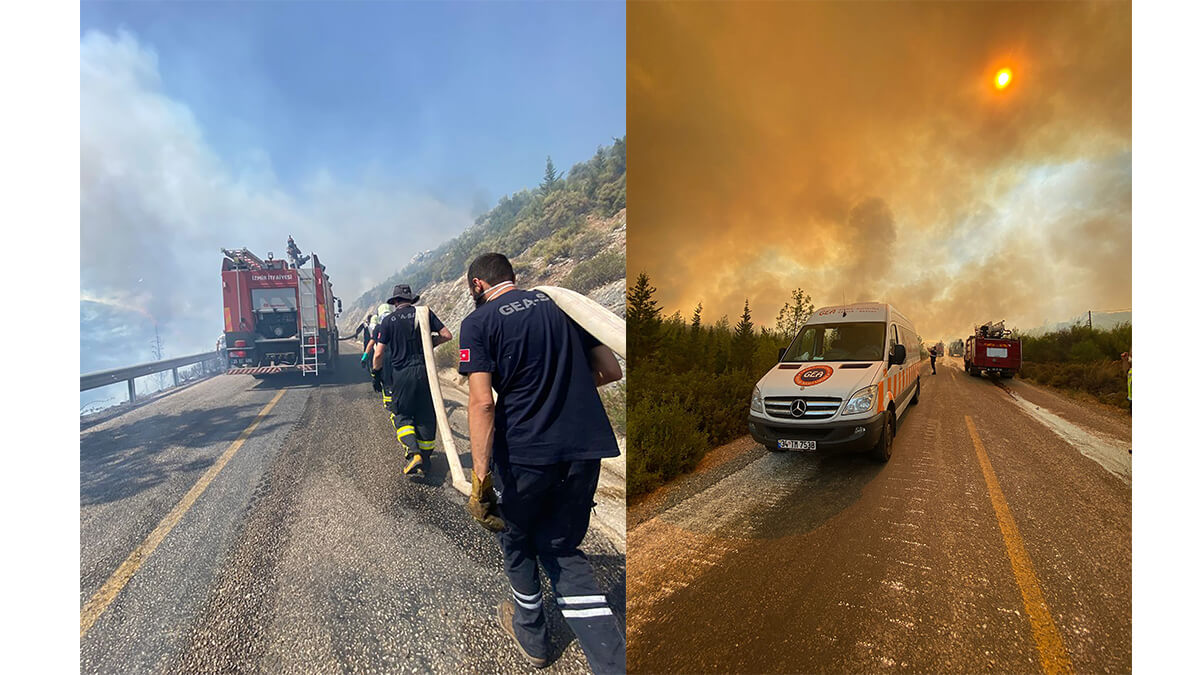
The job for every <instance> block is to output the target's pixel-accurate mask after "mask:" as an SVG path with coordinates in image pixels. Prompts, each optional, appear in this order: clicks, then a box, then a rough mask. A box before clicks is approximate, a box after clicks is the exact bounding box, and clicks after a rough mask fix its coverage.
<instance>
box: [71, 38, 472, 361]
mask: <svg viewBox="0 0 1200 675" xmlns="http://www.w3.org/2000/svg"><path fill="white" fill-rule="evenodd" d="M80 95H81V101H80V119H81V127H80V164H81V175H80V197H81V212H80V238H81V241H80V244H81V248H80V257H81V261H80V263H81V267H80V283H81V322H82V323H81V331H82V334H83V339H82V342H81V352H82V353H81V360H82V364H81V367H82V368H83V370H84V371H88V370H93V369H97V368H101V367H111V366H113V365H127V364H132V363H135V362H137V361H140V360H147V359H148V358H149V341H148V340H147V336H150V337H151V338H152V337H153V334H154V324H155V322H157V324H158V327H159V330H160V332H161V333H162V337H163V341H164V343H165V346H166V349H167V352H168V354H174V355H182V354H187V353H193V352H197V351H201V350H204V349H210V348H212V347H213V345H214V343H215V340H216V338H217V336H218V335H219V334H220V332H221V331H222V329H223V324H222V314H221V304H220V277H219V270H220V263H221V253H220V248H221V247H226V248H239V247H243V246H245V247H248V248H250V249H251V250H252V251H254V252H255V253H257V254H258V255H260V256H266V255H267V252H268V251H273V252H274V253H275V255H276V256H277V257H282V256H283V255H284V245H285V243H286V240H287V237H288V235H292V236H294V237H295V239H296V242H297V243H298V244H299V245H300V247H301V248H302V249H303V250H304V251H305V252H306V253H309V252H312V251H316V252H317V253H318V254H319V255H320V257H321V260H322V262H324V263H325V264H326V265H328V268H329V272H330V274H331V278H332V280H333V282H334V292H335V293H336V294H337V295H338V296H340V297H342V298H343V299H344V300H346V301H349V300H353V299H354V298H356V297H357V296H358V295H359V294H360V293H361V292H362V291H363V290H365V289H366V288H367V287H369V285H371V284H373V283H376V282H377V281H378V279H379V278H381V277H383V276H386V275H387V274H389V273H391V272H393V271H395V270H396V269H399V268H400V267H403V265H404V264H405V263H406V262H407V261H408V259H409V258H410V257H411V256H412V255H413V254H414V253H416V252H418V251H421V250H426V249H429V248H433V246H435V245H436V244H437V243H438V242H440V241H442V240H444V239H445V238H446V237H447V236H449V235H453V234H454V233H457V232H459V231H461V230H462V229H463V228H464V227H465V226H466V225H468V224H469V223H470V222H471V215H472V212H473V211H477V210H478V209H479V204H480V203H481V201H483V198H481V196H480V195H478V194H472V193H470V191H468V192H467V193H465V194H461V195H459V196H457V198H455V199H451V198H450V197H443V198H439V197H437V196H434V195H432V194H429V193H427V192H424V191H422V192H414V191H411V190H409V189H406V188H405V187H404V186H401V185H397V184H396V183H395V182H394V181H392V180H389V179H388V177H386V176H379V175H364V176H354V177H343V176H335V175H332V174H331V173H330V172H328V171H320V172H317V173H316V174H315V175H313V176H312V177H311V178H310V179H309V180H308V181H307V182H305V183H304V184H303V185H302V186H300V187H299V188H290V187H287V186H284V185H282V184H281V183H280V182H279V181H278V180H277V179H276V177H275V174H274V172H273V170H272V167H271V163H270V159H269V158H268V157H266V156H265V155H264V154H263V153H262V152H259V151H253V150H251V149H248V150H247V151H246V152H245V153H244V156H245V157H246V158H247V159H245V160H243V163H240V164H231V163H229V162H227V161H225V160H224V159H223V158H222V157H219V156H218V155H217V154H216V153H215V152H214V151H213V150H212V149H211V147H210V144H209V142H208V141H207V140H206V139H205V137H204V133H203V129H202V128H201V126H200V123H199V122H198V121H197V120H196V118H195V117H194V116H193V115H192V113H191V111H190V110H189V109H188V108H187V106H185V105H183V104H181V103H180V102H178V101H175V100H173V99H171V98H170V97H169V96H168V95H167V94H166V93H164V87H163V82H162V80H161V78H160V75H159V71H158V64H157V58H156V56H155V54H154V52H153V50H152V49H150V48H149V47H147V46H146V45H143V44H140V43H139V42H138V41H137V40H136V39H135V38H134V37H133V36H131V35H129V34H124V33H123V34H120V35H118V36H110V35H106V34H103V33H98V32H90V33H88V34H87V35H85V36H84V37H83V39H82V41H81V43H80ZM458 192H462V191H461V190H459V191H458Z"/></svg>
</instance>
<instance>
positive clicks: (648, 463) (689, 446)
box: [625, 399, 708, 497]
mask: <svg viewBox="0 0 1200 675" xmlns="http://www.w3.org/2000/svg"><path fill="white" fill-rule="evenodd" d="M626 447H627V457H626V463H625V480H626V494H627V495H628V496H630V497H633V496H636V495H639V494H642V493H645V492H649V491H650V490H652V489H654V488H655V487H657V486H658V485H660V484H662V483H663V482H664V481H665V480H669V479H670V478H671V477H674V476H677V475H679V474H681V473H685V472H687V471H691V470H692V469H693V468H695V466H696V464H697V463H698V462H699V461H700V458H701V457H703V456H704V453H705V452H707V451H708V443H707V439H705V437H704V434H703V432H701V431H700V429H699V425H698V424H697V420H696V417H695V416H694V415H693V414H692V413H691V412H689V411H688V410H686V409H684V407H683V406H682V405H680V404H679V403H678V402H677V401H670V400H661V401H653V400H650V399H644V400H642V401H641V402H639V403H638V404H637V405H635V406H633V407H632V408H631V409H630V410H629V441H628V444H627V446H626Z"/></svg>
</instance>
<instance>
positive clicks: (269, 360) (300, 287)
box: [221, 237, 342, 378]
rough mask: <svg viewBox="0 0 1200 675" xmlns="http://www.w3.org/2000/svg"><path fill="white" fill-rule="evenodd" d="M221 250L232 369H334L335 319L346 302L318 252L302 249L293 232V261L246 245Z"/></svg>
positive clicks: (270, 372) (307, 371)
mask: <svg viewBox="0 0 1200 675" xmlns="http://www.w3.org/2000/svg"><path fill="white" fill-rule="evenodd" d="M221 252H222V253H224V254H225V259H224V260H223V261H222V263H221V293H222V297H223V299H224V304H225V350H226V353H227V354H228V356H229V369H228V371H227V372H228V373H229V374H231V375H243V374H244V375H253V376H255V377H257V378H262V377H264V376H266V375H274V374H279V373H285V372H297V371H298V372H300V373H301V374H303V375H319V374H320V373H321V371H324V370H333V368H334V366H335V364H336V363H337V355H338V333H337V323H336V321H335V320H334V319H335V318H336V317H337V316H338V314H340V313H341V304H342V303H341V300H339V299H338V298H336V297H334V295H333V284H332V283H331V282H330V281H329V275H328V274H326V273H325V266H324V265H322V264H321V261H320V260H319V259H318V258H317V255H316V254H315V253H314V254H312V255H311V256H307V255H301V254H300V249H299V248H297V247H296V244H295V242H293V241H292V238H291V237H288V258H289V259H290V261H291V262H290V264H289V262H288V261H285V260H276V259H275V258H274V256H273V255H268V256H267V259H266V260H262V259H260V258H259V257H258V256H256V255H254V254H253V253H251V252H250V251H249V250H247V249H244V248H242V249H237V250H233V251H230V250H227V249H221ZM310 258H311V261H312V264H311V265H309V264H307V263H308V262H309V260H310Z"/></svg>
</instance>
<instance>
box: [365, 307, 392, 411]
mask: <svg viewBox="0 0 1200 675" xmlns="http://www.w3.org/2000/svg"><path fill="white" fill-rule="evenodd" d="M391 311H392V306H391V305H389V304H387V303H386V302H385V303H383V304H381V305H379V307H377V308H376V309H375V314H373V315H372V316H371V327H370V329H369V331H370V334H371V339H370V340H367V346H366V347H364V348H363V358H364V359H368V355H370V356H369V359H370V360H368V361H367V362H368V363H371V362H372V361H373V360H374V357H375V345H376V344H378V342H377V341H376V339H375V338H376V336H377V335H378V333H379V324H380V323H382V322H383V319H384V317H386V316H387V315H388V314H390V313H391ZM374 369H375V367H374V365H372V366H371V370H374ZM371 379H372V382H373V384H374V386H375V391H377V392H380V393H381V394H382V395H383V407H384V409H385V410H391V405H392V362H391V360H390V359H384V360H383V369H382V372H381V373H380V376H379V378H375V374H374V373H372V374H371Z"/></svg>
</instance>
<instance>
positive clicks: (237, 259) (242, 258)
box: [221, 248, 266, 270]
mask: <svg viewBox="0 0 1200 675" xmlns="http://www.w3.org/2000/svg"><path fill="white" fill-rule="evenodd" d="M221 252H222V253H224V254H225V257H226V258H229V259H230V260H232V261H233V262H234V263H235V264H236V265H237V266H239V267H241V268H243V269H250V270H261V269H263V268H264V267H265V266H266V265H265V264H264V263H263V261H262V259H260V258H259V257H258V256H256V255H254V254H253V253H251V252H250V250H249V249H245V248H239V249H234V250H232V251H230V250H229V249H224V248H223V249H221Z"/></svg>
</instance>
